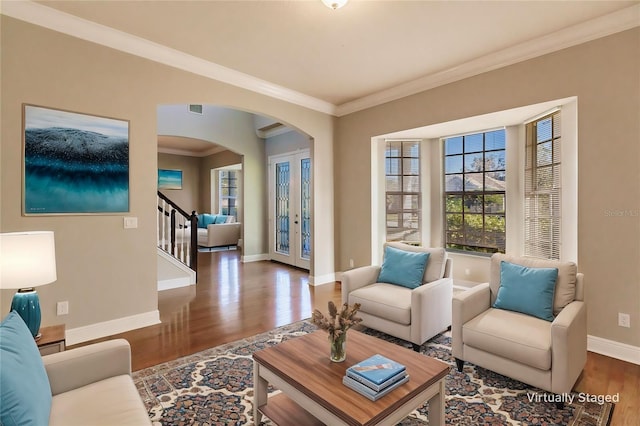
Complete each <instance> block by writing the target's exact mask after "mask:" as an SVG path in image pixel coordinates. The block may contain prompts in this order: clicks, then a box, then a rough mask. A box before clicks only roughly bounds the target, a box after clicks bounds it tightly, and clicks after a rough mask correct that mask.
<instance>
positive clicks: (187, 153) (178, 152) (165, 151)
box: [158, 146, 228, 157]
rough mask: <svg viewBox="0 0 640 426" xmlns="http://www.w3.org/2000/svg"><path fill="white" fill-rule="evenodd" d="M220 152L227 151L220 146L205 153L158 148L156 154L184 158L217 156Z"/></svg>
mask: <svg viewBox="0 0 640 426" xmlns="http://www.w3.org/2000/svg"><path fill="white" fill-rule="evenodd" d="M222 151H228V150H227V148H225V147H222V146H215V147H213V148H211V149H208V150H206V151H189V150H186V149H176V148H162V147H158V152H159V153H162V154H172V155H183V156H185V157H208V156H209V155H213V154H217V153H219V152H222Z"/></svg>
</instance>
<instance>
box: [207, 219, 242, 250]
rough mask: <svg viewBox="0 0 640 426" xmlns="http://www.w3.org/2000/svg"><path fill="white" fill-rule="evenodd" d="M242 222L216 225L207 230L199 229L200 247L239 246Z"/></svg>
mask: <svg viewBox="0 0 640 426" xmlns="http://www.w3.org/2000/svg"><path fill="white" fill-rule="evenodd" d="M239 240H240V222H232V223H216V224H211V225H208V226H207V228H206V229H203V228H198V245H199V246H202V247H220V246H237V245H238V241H239Z"/></svg>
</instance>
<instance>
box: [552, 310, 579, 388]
mask: <svg viewBox="0 0 640 426" xmlns="http://www.w3.org/2000/svg"><path fill="white" fill-rule="evenodd" d="M551 348H552V359H551V369H552V372H551V390H552V391H553V392H555V393H558V394H560V393H565V392H571V389H572V388H573V385H574V384H575V382H576V380H577V379H578V376H579V375H580V372H581V371H582V369H583V368H584V366H585V364H586V362H587V307H586V305H585V303H584V302H581V301H573V302H571V303H569V304H568V305H567V306H565V307H564V308H563V309H562V311H560V313H559V314H558V316H557V317H556V318H555V319H554V320H553V322H552V323H551Z"/></svg>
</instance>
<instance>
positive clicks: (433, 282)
mask: <svg viewBox="0 0 640 426" xmlns="http://www.w3.org/2000/svg"><path fill="white" fill-rule="evenodd" d="M384 250H385V253H384V259H383V263H382V266H377V265H370V266H364V267H361V268H356V269H352V270H350V271H347V272H344V273H343V275H342V302H343V303H349V304H354V303H360V311H359V312H358V316H359V317H361V318H362V320H363V321H362V324H363V325H365V326H367V327H370V328H372V329H375V330H379V331H382V332H384V333H387V334H389V335H391V336H395V337H398V338H400V339H404V340H406V341H408V342H411V343H412V344H413V349H414V350H416V351H418V350H419V349H420V346H421V345H422V344H423V343H424V342H426V341H427V340H429V339H430V338H432V337H434V336H435V335H436V334H438V333H440V332H442V331H444V330H446V329H447V328H448V327H449V326H450V325H451V297H452V293H453V280H452V278H451V259H449V258H448V257H447V252H446V251H445V250H444V248H426V247H417V246H411V245H408V244H403V243H395V242H394V243H386V244H385V248H384Z"/></svg>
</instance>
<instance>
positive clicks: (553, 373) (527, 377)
mask: <svg viewBox="0 0 640 426" xmlns="http://www.w3.org/2000/svg"><path fill="white" fill-rule="evenodd" d="M502 261H505V262H509V263H511V264H516V265H521V266H524V267H528V268H557V269H558V277H557V280H556V284H555V292H554V293H553V299H552V302H553V306H552V308H553V315H555V318H554V319H553V321H548V320H544V319H540V318H537V317H535V316H532V315H527V314H524V313H520V312H514V311H511V310H504V309H497V308H494V307H493V305H494V303H495V301H496V298H497V294H498V289H499V288H500V285H501V280H500V279H501V262H502ZM550 319H551V318H550ZM451 334H452V353H453V356H454V357H455V358H456V363H457V366H458V370H460V371H462V368H463V364H464V361H468V362H472V363H474V364H476V365H479V366H481V367H484V368H487V369H489V370H492V371H495V372H497V373H500V374H502V375H505V376H508V377H511V378H514V379H516V380H520V381H522V382H524V383H527V384H530V385H532V386H536V387H538V388H540V389H544V390H546V391H549V392H553V393H556V394H563V393H568V392H570V391H571V389H572V388H573V385H574V384H575V382H576V380H577V379H578V376H579V375H580V373H581V371H582V369H583V368H584V365H585V363H586V359H587V310H586V306H585V303H584V284H583V275H582V274H581V273H578V272H577V267H576V265H575V264H574V263H571V262H557V261H550V260H538V259H530V258H521V257H514V256H507V255H504V254H494V255H493V256H492V258H491V276H490V282H489V283H484V284H480V285H478V286H475V287H474V288H472V289H470V290H467V291H465V292H461V293H457V294H456V295H455V296H454V297H453V323H452V326H451Z"/></svg>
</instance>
